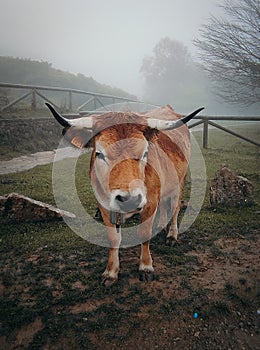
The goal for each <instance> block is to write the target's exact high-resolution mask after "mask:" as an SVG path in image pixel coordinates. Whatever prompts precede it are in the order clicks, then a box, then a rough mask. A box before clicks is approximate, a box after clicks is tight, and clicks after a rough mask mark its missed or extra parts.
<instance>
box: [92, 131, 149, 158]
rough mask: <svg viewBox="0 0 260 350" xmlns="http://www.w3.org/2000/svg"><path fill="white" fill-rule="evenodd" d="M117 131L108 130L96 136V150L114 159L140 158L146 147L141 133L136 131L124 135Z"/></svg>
mask: <svg viewBox="0 0 260 350" xmlns="http://www.w3.org/2000/svg"><path fill="white" fill-rule="evenodd" d="M119 131H120V130H119V129H116V128H110V129H107V130H104V131H103V132H101V133H100V134H99V135H97V137H96V142H95V143H96V149H98V150H99V151H104V152H105V153H106V154H107V155H108V156H109V157H110V158H115V159H116V158H117V157H119V156H120V157H121V156H122V155H124V156H125V157H127V158H128V157H130V158H140V157H141V156H142V154H143V152H144V150H145V149H146V148H147V146H148V142H147V140H146V138H145V137H144V135H143V133H142V132H141V131H140V130H138V129H137V130H136V132H134V133H133V132H131V133H130V132H128V133H127V132H126V133H125V134H123V133H122V132H121V133H120V132H119ZM121 131H122V130H121ZM128 131H129V130H128Z"/></svg>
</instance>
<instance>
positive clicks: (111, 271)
mask: <svg viewBox="0 0 260 350" xmlns="http://www.w3.org/2000/svg"><path fill="white" fill-rule="evenodd" d="M119 269H120V267H119V249H118V248H110V249H109V256H108V263H107V267H106V269H105V271H104V273H103V275H102V284H103V285H104V286H106V287H111V286H112V285H113V284H114V283H115V282H117V280H118V272H119Z"/></svg>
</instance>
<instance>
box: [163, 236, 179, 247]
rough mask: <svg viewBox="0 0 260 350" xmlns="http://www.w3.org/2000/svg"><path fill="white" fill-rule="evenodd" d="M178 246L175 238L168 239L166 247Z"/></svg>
mask: <svg viewBox="0 0 260 350" xmlns="http://www.w3.org/2000/svg"><path fill="white" fill-rule="evenodd" d="M177 244H178V241H177V240H176V239H175V238H174V237H166V245H168V246H170V247H174V246H175V245H177Z"/></svg>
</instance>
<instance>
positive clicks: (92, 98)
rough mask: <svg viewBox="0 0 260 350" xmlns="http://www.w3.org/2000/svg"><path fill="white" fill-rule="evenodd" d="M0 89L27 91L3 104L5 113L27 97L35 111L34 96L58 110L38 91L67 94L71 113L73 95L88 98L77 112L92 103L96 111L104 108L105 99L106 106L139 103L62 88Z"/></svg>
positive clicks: (7, 86) (3, 86) (11, 86)
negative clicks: (117, 103)
mask: <svg viewBox="0 0 260 350" xmlns="http://www.w3.org/2000/svg"><path fill="white" fill-rule="evenodd" d="M0 89H19V90H29V91H27V92H26V93H25V94H23V95H22V96H19V97H17V98H15V99H14V100H13V101H11V102H9V103H7V104H5V105H4V106H2V107H1V108H0V110H1V111H5V110H7V109H9V108H11V107H13V106H14V105H16V104H17V103H19V102H20V101H22V100H24V99H26V98H27V97H28V96H30V95H31V108H32V109H36V96H38V97H40V98H41V99H43V100H44V101H46V102H49V103H51V104H52V105H53V106H55V107H56V108H60V107H59V106H57V104H56V103H54V102H53V101H51V100H50V99H49V98H48V97H46V96H44V95H43V93H42V92H40V91H53V92H63V93H67V95H68V101H69V102H68V110H69V111H70V112H71V111H72V110H73V100H72V96H73V94H77V95H83V96H88V99H87V100H86V101H85V102H84V103H83V104H81V105H80V106H78V107H77V108H76V110H77V111H78V112H80V111H81V109H82V108H83V107H86V106H87V105H88V104H90V103H92V104H93V105H94V109H96V108H97V107H98V106H101V107H103V108H106V107H105V106H106V105H105V104H104V103H103V102H102V101H101V99H107V100H108V101H109V103H108V104H114V103H116V102H139V101H138V100H135V99H131V98H127V97H121V96H114V95H109V94H101V93H96V92H90V91H84V90H77V89H71V88H62V87H52V86H40V85H24V84H9V83H0Z"/></svg>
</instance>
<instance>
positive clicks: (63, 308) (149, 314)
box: [0, 125, 260, 350]
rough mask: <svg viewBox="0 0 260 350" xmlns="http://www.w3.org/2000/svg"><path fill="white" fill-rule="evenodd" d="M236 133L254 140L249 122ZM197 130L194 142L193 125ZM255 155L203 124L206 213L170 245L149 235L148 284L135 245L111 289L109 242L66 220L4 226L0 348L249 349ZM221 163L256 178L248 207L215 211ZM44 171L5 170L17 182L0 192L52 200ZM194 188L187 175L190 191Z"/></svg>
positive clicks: (253, 306)
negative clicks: (106, 276) (212, 196)
mask: <svg viewBox="0 0 260 350" xmlns="http://www.w3.org/2000/svg"><path fill="white" fill-rule="evenodd" d="M236 131H238V132H241V133H243V134H244V135H245V136H246V135H247V136H250V137H251V138H252V139H255V140H257V139H258V137H259V128H258V129H257V128H256V127H255V126H253V127H252V126H248V125H247V126H244V127H243V129H242V127H237V128H236ZM194 135H196V138H197V139H198V142H199V143H201V134H200V132H196V133H195V134H194ZM258 152H259V150H258V149H257V147H255V146H253V145H250V144H248V143H245V142H244V141H241V140H238V139H237V138H234V137H232V136H228V135H227V134H224V133H223V132H221V131H210V142H209V149H207V150H203V156H204V159H205V162H206V169H207V194H206V197H205V201H204V204H203V207H202V210H201V212H200V214H199V215H198V217H197V219H196V221H195V222H194V224H193V225H192V226H191V227H190V228H189V230H188V231H186V232H184V233H183V234H182V235H181V236H180V242H179V244H177V245H176V246H175V247H168V246H166V245H165V244H164V241H165V233H161V234H159V235H157V236H156V237H155V238H153V240H152V242H151V249H152V253H153V259H154V265H155V281H153V282H151V283H142V282H140V281H139V279H138V255H139V248H138V247H136V248H130V249H126V250H122V252H121V261H122V270H121V272H120V276H119V282H118V283H117V284H116V285H114V286H112V288H111V289H106V288H104V287H103V286H101V283H100V281H101V274H102V272H103V270H104V269H105V266H106V259H107V248H102V247H99V246H96V245H93V244H90V243H88V242H87V241H85V240H83V239H82V238H80V237H78V236H77V235H76V234H75V233H73V232H72V231H71V230H70V229H69V228H68V227H67V226H66V224H65V223H63V222H52V223H34V224H32V223H19V224H12V223H8V224H1V234H0V253H1V255H0V259H1V273H0V277H1V282H0V295H1V300H0V348H1V349H18V348H26V349H101V348H102V349H119V348H124V349H133V348H136V349H151V348H157V347H160V348H165V349H171V348H176V349H205V350H206V349H208V348H210V347H211V348H213V349H227V348H232V349H233V348H241V349H242V348H248V349H256V348H257V342H258V341H257V337H258V336H259V331H258V330H257V313H256V310H257V308H259V301H260V300H259V291H258V290H257V270H258V269H259V266H257V264H258V263H259V258H258V256H259V248H257V243H258V242H259V235H258V234H259V212H260V179H259V153H258ZM88 157H89V155H88V154H86V155H83V156H81V157H80V159H79V160H78V164H77V174H78V179H77V190H78V194H79V197H80V199H81V201H82V203H83V204H84V206H85V207H86V208H87V210H88V213H89V214H90V215H94V214H95V210H96V202H95V199H94V196H93V193H92V190H91V186H90V183H89V182H88V179H87V175H86V174H87V166H86V163H87V162H86V161H87V160H88ZM63 162H64V164H66V160H64V161H63ZM222 163H226V164H228V166H229V167H230V168H231V169H232V170H234V171H236V172H237V173H238V174H239V175H242V176H245V177H247V178H248V179H249V180H250V181H251V182H252V183H253V185H254V188H255V191H254V199H255V204H254V205H253V206H250V207H243V208H218V209H216V210H212V209H211V208H210V205H209V192H208V188H209V186H210V183H211V180H212V178H213V177H214V174H215V172H216V171H217V170H218V168H219V167H220V165H221V164H222ZM51 178H52V165H51V164H50V165H46V166H37V167H35V168H34V169H31V170H30V171H26V172H23V173H17V174H9V175H4V176H0V180H7V179H8V180H12V183H10V184H4V183H5V182H6V181H1V183H0V194H1V195H3V194H6V193H10V192H18V193H20V194H23V195H27V196H30V197H32V198H34V199H37V200H41V201H44V202H47V203H50V204H55V202H54V197H53V193H52V180H51ZM189 186H190V180H189V177H188V179H187V186H186V188H185V192H184V199H186V200H188V195H189ZM195 311H196V312H198V314H199V317H198V319H195V318H194V317H193V313H194V312H195ZM258 317H259V316H258ZM227 334H228V336H227Z"/></svg>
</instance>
